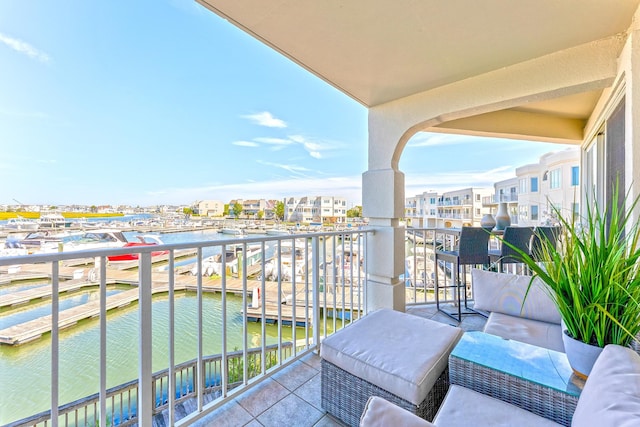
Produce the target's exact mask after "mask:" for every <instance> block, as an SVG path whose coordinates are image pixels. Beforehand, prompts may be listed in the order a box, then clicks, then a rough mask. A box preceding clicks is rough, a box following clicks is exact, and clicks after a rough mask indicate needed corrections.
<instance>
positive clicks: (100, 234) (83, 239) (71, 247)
mask: <svg viewBox="0 0 640 427" xmlns="http://www.w3.org/2000/svg"><path fill="white" fill-rule="evenodd" d="M136 238H137V239H138V241H134V242H131V241H129V240H128V239H127V238H126V237H125V235H124V233H123V232H122V231H120V230H117V229H99V230H91V231H86V232H84V233H82V234H81V235H80V236H79V237H77V238H75V239H73V240H71V241H68V242H66V243H65V244H64V250H65V251H82V250H90V249H108V248H126V247H137V246H152V245H162V244H163V242H162V240H160V238H159V237H158V236H156V235H151V234H145V235H140V236H136ZM166 253H168V251H157V252H152V253H151V255H152V256H159V255H164V254H166ZM107 259H108V260H109V262H110V263H118V262H130V261H137V260H138V254H122V255H109V256H107Z"/></svg>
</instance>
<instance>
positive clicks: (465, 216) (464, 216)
mask: <svg viewBox="0 0 640 427" xmlns="http://www.w3.org/2000/svg"><path fill="white" fill-rule="evenodd" d="M436 218H446V219H472V216H471V214H460V213H441V212H438V215H437V216H436Z"/></svg>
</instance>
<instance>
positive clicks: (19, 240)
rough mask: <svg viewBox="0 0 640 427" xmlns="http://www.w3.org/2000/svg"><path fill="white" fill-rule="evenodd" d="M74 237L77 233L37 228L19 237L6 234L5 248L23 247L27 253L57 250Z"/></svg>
mask: <svg viewBox="0 0 640 427" xmlns="http://www.w3.org/2000/svg"><path fill="white" fill-rule="evenodd" d="M74 237H78V234H75V235H74V234H71V233H68V232H65V231H62V232H55V231H53V230H38V231H32V232H30V233H28V234H27V235H26V236H24V235H23V236H21V237H18V236H13V235H10V236H7V239H6V241H5V248H10V249H18V248H19V249H25V250H26V251H27V253H36V252H47V253H48V252H58V251H60V250H61V249H62V246H63V245H64V243H65V242H66V241H68V240H70V239H73V238H74Z"/></svg>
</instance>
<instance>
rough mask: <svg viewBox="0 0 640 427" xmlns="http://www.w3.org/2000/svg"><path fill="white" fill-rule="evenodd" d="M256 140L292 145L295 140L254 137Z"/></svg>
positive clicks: (270, 143) (272, 143) (264, 142)
mask: <svg viewBox="0 0 640 427" xmlns="http://www.w3.org/2000/svg"><path fill="white" fill-rule="evenodd" d="M253 140H254V141H256V142H261V143H263V144H269V145H291V144H293V141H292V140H290V139H286V138H254V139H253Z"/></svg>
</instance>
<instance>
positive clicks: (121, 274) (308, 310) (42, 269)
mask: <svg viewBox="0 0 640 427" xmlns="http://www.w3.org/2000/svg"><path fill="white" fill-rule="evenodd" d="M23 269H24V266H23ZM50 269H51V267H50V265H46V264H35V265H30V266H29V271H24V270H22V271H21V272H19V273H15V274H16V275H19V276H15V277H12V279H13V281H17V279H18V278H20V279H21V280H22V279H23V278H25V277H27V278H34V277H35V278H40V279H43V278H46V280H48V281H49V282H50V278H49V277H50ZM91 270H92V269H78V268H75V267H65V266H61V267H60V278H61V281H60V283H59V294H60V293H68V292H76V291H80V290H82V289H83V288H87V287H96V286H98V283H97V282H94V281H91V280H89V278H88V277H89V271H91ZM3 276H4V275H3ZM11 276H14V275H11ZM78 276H81V277H78ZM73 277H78V278H75V279H74V278H73ZM63 278H69V280H62V279H63ZM168 278H169V275H168V273H167V272H164V271H156V270H155V269H154V271H153V272H152V293H153V294H158V293H166V292H168V291H169V285H168ZM138 281H139V278H138V272H137V271H130V270H115V269H111V268H108V269H107V278H106V283H107V284H109V285H111V284H129V285H131V286H135V288H133V289H131V290H126V291H123V292H119V293H117V294H115V295H111V296H108V297H107V301H106V307H107V310H114V309H117V308H119V307H124V306H127V305H129V304H131V303H134V302H137V301H138V298H139V290H138V288H137V286H138ZM245 283H246V285H245ZM245 286H246V288H245ZM197 288H198V286H197V277H196V276H191V275H188V274H180V275H178V274H176V275H175V282H174V289H175V290H176V291H196V290H197ZM254 288H260V289H262V281H260V280H251V279H246V280H244V279H241V278H236V277H228V276H227V278H226V286H225V289H224V291H225V292H228V293H231V294H236V295H243V293H244V290H245V289H246V290H247V301H248V302H249V301H250V299H251V293H252V292H253V289H254ZM202 290H203V292H222V291H223V289H222V279H221V278H220V277H216V278H213V277H203V278H202ZM345 290H346V292H345V293H344V295H343V293H342V291H341V290H340V291H339V292H337V293H336V295H335V302H334V296H333V295H332V294H331V293H330V292H327V293H324V292H321V294H320V301H321V303H322V304H326V306H327V307H328V308H332V307H333V306H334V304H335V307H336V308H337V309H339V310H340V309H341V308H342V304H343V296H344V307H345V310H349V309H350V306H351V302H350V298H351V297H350V291H349V288H345ZM264 291H265V292H264V294H265V298H264V299H263V303H264V304H265V313H264V316H263V313H262V307H256V308H248V309H247V311H246V315H247V320H248V321H255V322H261V321H265V322H266V323H276V322H281V323H282V324H283V325H292V324H293V323H294V322H295V324H296V326H305V325H311V321H312V320H311V317H312V313H313V307H312V301H313V298H312V295H311V292H309V293H308V294H307V295H305V293H306V289H305V285H304V283H300V284H298V283H297V284H296V286H295V289H294V288H293V285H292V283H291V282H281V285H280V292H279V291H278V283H277V282H270V281H266V282H265V286H264ZM292 295H295V303H296V310H295V319H294V316H293V305H292V304H293V303H292V301H293V299H294V297H292ZM354 297H355V295H354ZM50 298H51V285H50V284H49V286H46V285H45V286H38V287H36V288H33V289H26V290H23V291H19V292H14V293H10V294H5V295H0V308H7V309H10V307H12V306H17V305H25V304H28V303H30V302H32V301H37V300H43V299H50ZM354 305H357V304H356V303H355V302H354ZM99 314H100V302H99V301H90V302H88V303H85V304H82V305H79V306H76V307H73V308H70V309H66V310H63V311H60V312H59V323H58V325H59V328H60V329H63V328H68V327H71V326H73V325H75V324H77V323H78V322H79V321H81V320H85V319H90V318H93V317H97V316H99ZM51 323H52V321H51V315H48V316H43V317H40V318H38V319H34V320H31V321H28V322H24V323H20V324H17V325H14V326H11V327H8V328H5V329H2V330H0V344H8V345H19V344H23V343H26V342H29V341H33V340H36V339H38V338H40V337H41V336H42V335H43V334H46V333H48V332H51V327H52V324H51Z"/></svg>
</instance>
